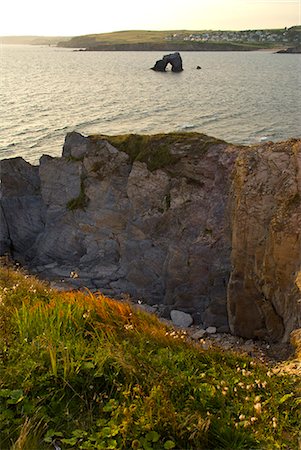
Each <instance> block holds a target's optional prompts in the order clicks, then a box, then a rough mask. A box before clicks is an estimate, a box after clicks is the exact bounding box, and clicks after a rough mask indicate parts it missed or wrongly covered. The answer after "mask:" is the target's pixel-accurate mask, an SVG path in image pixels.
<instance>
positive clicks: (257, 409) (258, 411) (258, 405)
mask: <svg viewBox="0 0 301 450" xmlns="http://www.w3.org/2000/svg"><path fill="white" fill-rule="evenodd" d="M254 410H255V413H256V415H257V416H260V414H261V403H260V402H258V403H255V404H254Z"/></svg>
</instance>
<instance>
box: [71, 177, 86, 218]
mask: <svg viewBox="0 0 301 450" xmlns="http://www.w3.org/2000/svg"><path fill="white" fill-rule="evenodd" d="M87 204H88V197H87V196H86V194H85V186H84V180H83V179H82V180H81V185H80V193H79V195H78V196H77V197H75V198H72V199H71V200H69V201H68V202H67V209H69V211H75V210H76V209H84V208H85V207H86V206H87Z"/></svg>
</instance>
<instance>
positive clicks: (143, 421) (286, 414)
mask: <svg viewBox="0 0 301 450" xmlns="http://www.w3.org/2000/svg"><path fill="white" fill-rule="evenodd" d="M296 381H297V379H296V377H294V376H292V375H284V374H283V375H281V374H279V373H278V374H277V373H276V372H275V371H273V370H269V369H268V368H267V367H266V366H264V365H262V364H260V363H257V362H254V361H253V360H252V359H250V358H248V357H244V356H239V355H237V354H234V353H230V352H224V351H222V350H217V349H211V350H207V351H205V350H201V349H200V348H199V347H198V346H197V345H196V344H193V343H191V342H189V341H188V339H187V337H186V335H185V333H183V332H181V331H175V330H173V329H172V328H169V327H167V326H166V325H164V324H162V323H161V322H159V320H158V319H157V318H156V317H155V316H154V315H148V314H147V313H145V312H143V311H140V310H138V309H133V307H131V306H130V305H129V304H128V303H124V302H123V303H121V302H117V301H114V300H110V299H108V298H105V297H103V296H102V295H100V294H99V295H92V294H91V293H90V292H88V291H87V292H84V293H83V292H69V293H60V292H57V291H54V290H50V289H49V288H48V287H47V286H46V285H44V284H42V283H41V282H39V281H37V280H35V279H33V278H31V277H29V276H27V275H24V274H23V273H22V272H21V271H15V270H13V269H12V268H9V267H5V268H2V269H0V429H1V434H0V448H1V449H2V450H5V449H19V450H21V449H24V450H37V449H39V450H42V449H53V448H54V446H55V445H56V446H60V447H61V448H62V449H63V450H65V449H131V448H132V449H145V450H149V449H154V450H155V449H158V450H159V449H160V450H162V449H172V448H175V449H198V450H201V449H206V450H207V449H215V450H216V449H229V450H230V449H231V450H233V449H256V448H258V449H273V450H274V449H277V448H278V449H280V448H281V449H297V448H298V442H297V440H298V429H299V425H300V416H299V411H300V398H299V399H298V398H297V393H298V392H297V385H296ZM54 444H55V445H54Z"/></svg>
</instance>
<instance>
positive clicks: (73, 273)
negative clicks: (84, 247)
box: [70, 272, 78, 278]
mask: <svg viewBox="0 0 301 450" xmlns="http://www.w3.org/2000/svg"><path fill="white" fill-rule="evenodd" d="M70 278H78V273H76V272H70Z"/></svg>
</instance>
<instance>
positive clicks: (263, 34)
mask: <svg viewBox="0 0 301 450" xmlns="http://www.w3.org/2000/svg"><path fill="white" fill-rule="evenodd" d="M165 39H166V40H168V41H179V40H180V41H181V40H183V41H196V42H208V41H209V42H210V41H211V42H237V43H254V44H258V43H259V44H286V43H290V44H292V43H294V44H296V45H300V44H301V32H300V27H291V28H284V29H274V30H244V31H211V30H209V31H204V32H199V33H198V32H196V33H195V32H194V33H190V34H188V33H187V32H183V33H181V32H180V33H174V34H172V35H169V36H167V37H166V38H165Z"/></svg>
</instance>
